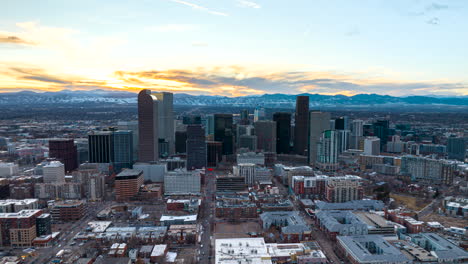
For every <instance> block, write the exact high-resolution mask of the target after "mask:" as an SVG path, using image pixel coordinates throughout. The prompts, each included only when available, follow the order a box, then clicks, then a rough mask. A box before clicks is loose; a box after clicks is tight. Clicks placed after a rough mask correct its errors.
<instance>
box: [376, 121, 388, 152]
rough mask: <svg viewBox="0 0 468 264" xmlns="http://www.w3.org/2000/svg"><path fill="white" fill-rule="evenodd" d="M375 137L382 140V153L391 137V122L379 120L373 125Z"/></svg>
mask: <svg viewBox="0 0 468 264" xmlns="http://www.w3.org/2000/svg"><path fill="white" fill-rule="evenodd" d="M373 129H374V136H376V137H378V138H380V151H383V150H385V146H386V145H387V141H388V135H389V121H388V120H377V122H375V123H374V124H373Z"/></svg>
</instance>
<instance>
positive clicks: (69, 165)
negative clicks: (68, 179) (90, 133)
mask: <svg viewBox="0 0 468 264" xmlns="http://www.w3.org/2000/svg"><path fill="white" fill-rule="evenodd" d="M49 157H51V158H55V159H58V160H60V161H61V162H63V164H64V165H65V171H73V170H75V169H76V168H78V150H77V147H76V145H75V142H74V141H73V139H66V138H64V139H51V140H49Z"/></svg>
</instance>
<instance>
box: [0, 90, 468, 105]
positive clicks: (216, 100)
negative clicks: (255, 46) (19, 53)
mask: <svg viewBox="0 0 468 264" xmlns="http://www.w3.org/2000/svg"><path fill="white" fill-rule="evenodd" d="M301 95H308V96H309V97H310V103H311V106H312V107H313V106H356V107H359V106H372V105H375V106H378V105H380V106H384V105H389V106H390V105H415V106H416V105H451V106H460V107H463V108H464V107H468V97H430V96H408V97H394V96H389V95H378V94H358V95H355V96H344V95H334V96H332V95H320V94H301ZM295 100H296V95H290V94H264V95H261V96H258V95H256V96H242V97H225V96H209V95H189V94H183V93H176V94H174V104H175V105H188V106H190V105H193V106H223V105H229V106H238V107H255V106H263V107H284V108H291V107H294V106H295ZM95 103H99V104H103V103H104V104H136V103H137V94H136V93H132V92H125V91H107V90H92V91H67V90H64V91H59V92H43V93H36V92H31V91H23V92H16V93H0V105H4V106H6V105H49V104H95Z"/></svg>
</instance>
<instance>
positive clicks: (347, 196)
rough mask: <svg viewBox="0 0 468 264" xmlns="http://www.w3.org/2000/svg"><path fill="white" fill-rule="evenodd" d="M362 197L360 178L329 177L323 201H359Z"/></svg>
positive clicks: (348, 176)
mask: <svg viewBox="0 0 468 264" xmlns="http://www.w3.org/2000/svg"><path fill="white" fill-rule="evenodd" d="M363 195H364V190H363V187H362V178H361V177H359V176H354V175H346V176H339V177H329V178H328V180H327V183H326V187H325V199H326V200H327V201H328V202H330V203H345V202H348V201H353V200H361V199H362V198H363Z"/></svg>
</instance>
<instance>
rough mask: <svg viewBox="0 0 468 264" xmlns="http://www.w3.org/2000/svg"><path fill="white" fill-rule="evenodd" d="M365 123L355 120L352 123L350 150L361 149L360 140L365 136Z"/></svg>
mask: <svg viewBox="0 0 468 264" xmlns="http://www.w3.org/2000/svg"><path fill="white" fill-rule="evenodd" d="M363 125H364V121H362V120H358V119H356V120H353V122H352V123H351V135H350V139H349V148H351V149H358V148H359V140H360V139H361V138H362V137H363V135H364V130H363Z"/></svg>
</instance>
